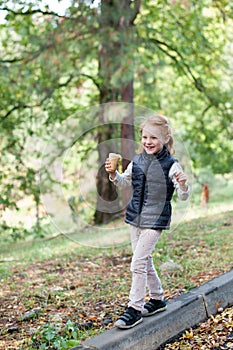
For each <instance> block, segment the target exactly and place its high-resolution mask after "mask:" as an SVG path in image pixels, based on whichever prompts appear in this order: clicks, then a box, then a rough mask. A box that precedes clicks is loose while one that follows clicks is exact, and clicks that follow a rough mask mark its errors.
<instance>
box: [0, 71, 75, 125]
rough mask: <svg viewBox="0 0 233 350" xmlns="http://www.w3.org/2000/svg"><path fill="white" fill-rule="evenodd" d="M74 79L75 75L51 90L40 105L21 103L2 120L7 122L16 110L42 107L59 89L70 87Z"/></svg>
mask: <svg viewBox="0 0 233 350" xmlns="http://www.w3.org/2000/svg"><path fill="white" fill-rule="evenodd" d="M72 79H73V75H71V76H70V77H69V78H68V79H67V81H66V82H65V83H62V84H58V85H57V86H55V87H53V88H51V89H50V90H49V91H48V92H47V94H46V95H45V97H43V98H42V99H41V100H40V102H38V103H36V104H33V105H27V104H20V103H19V104H18V105H16V106H14V107H12V108H11V109H10V110H9V111H8V112H7V113H6V114H5V115H4V116H3V117H2V120H5V119H6V118H8V117H9V116H10V115H11V114H12V113H13V112H14V111H16V110H21V109H27V108H35V107H40V106H42V105H43V103H44V102H45V101H46V100H47V99H49V98H50V97H51V96H52V95H53V93H54V91H55V90H58V89H60V88H62V87H64V86H67V85H69V83H70V82H71V81H72Z"/></svg>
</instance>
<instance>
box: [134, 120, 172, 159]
mask: <svg viewBox="0 0 233 350" xmlns="http://www.w3.org/2000/svg"><path fill="white" fill-rule="evenodd" d="M147 126H155V127H157V128H158V129H159V131H160V134H161V141H162V143H163V144H164V146H166V147H167V150H168V152H169V153H170V154H174V153H175V150H174V148H173V144H174V140H173V137H172V134H171V127H170V125H169V121H168V118H167V117H165V116H164V115H161V114H154V115H151V116H150V117H148V118H147V119H146V120H145V121H144V122H142V123H141V125H140V132H142V130H143V129H145V128H146V127H147ZM168 138H169V140H168V142H166V141H165V140H167V139H168Z"/></svg>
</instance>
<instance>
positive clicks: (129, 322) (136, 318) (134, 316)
mask: <svg viewBox="0 0 233 350" xmlns="http://www.w3.org/2000/svg"><path fill="white" fill-rule="evenodd" d="M141 322H142V313H141V311H138V310H135V309H134V308H133V307H131V306H130V307H128V308H127V310H126V311H125V312H124V313H123V314H122V315H121V316H120V318H119V319H118V320H117V321H116V322H115V326H116V327H118V328H122V329H127V328H132V327H134V326H136V325H137V324H139V323H141Z"/></svg>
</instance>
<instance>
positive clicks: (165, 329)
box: [71, 270, 233, 350]
mask: <svg viewBox="0 0 233 350" xmlns="http://www.w3.org/2000/svg"><path fill="white" fill-rule="evenodd" d="M232 291H233V270H231V271H229V272H226V273H224V274H223V275H221V276H219V277H217V278H214V279H212V280H210V281H209V282H207V283H205V284H203V285H201V286H200V287H198V288H194V289H193V290H192V291H190V292H189V293H186V294H183V295H181V296H179V297H177V298H175V299H173V300H171V301H169V302H168V304H167V310H166V311H165V312H161V313H159V314H157V315H154V316H151V317H144V318H143V322H142V323H140V324H139V325H137V326H136V327H135V328H132V329H129V330H120V329H117V328H113V329H111V330H109V331H106V332H104V333H102V334H99V335H97V336H95V337H93V338H90V339H87V340H86V341H84V342H83V344H82V345H81V346H78V347H74V348H72V349H71V350H91V349H96V350H156V349H158V347H159V346H160V345H162V344H164V343H165V342H167V341H168V340H169V339H171V338H173V337H174V336H176V335H178V334H179V333H180V332H183V331H184V330H185V329H188V328H190V327H193V326H195V325H197V324H198V323H199V322H202V321H204V320H206V319H207V318H209V317H210V315H215V314H216V313H217V312H218V309H219V308H223V309H224V308H226V307H228V306H232V305H233V292H232Z"/></svg>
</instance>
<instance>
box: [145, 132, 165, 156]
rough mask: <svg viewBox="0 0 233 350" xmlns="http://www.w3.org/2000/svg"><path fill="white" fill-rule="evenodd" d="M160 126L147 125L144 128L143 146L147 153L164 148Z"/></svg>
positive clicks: (156, 151)
mask: <svg viewBox="0 0 233 350" xmlns="http://www.w3.org/2000/svg"><path fill="white" fill-rule="evenodd" d="M159 131H160V130H159V128H156V126H148V125H147V126H146V128H143V129H142V146H143V149H144V150H145V151H146V153H147V154H154V153H158V152H159V151H161V150H162V149H163V146H164V144H163V143H162V141H161V135H160V132H159Z"/></svg>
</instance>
